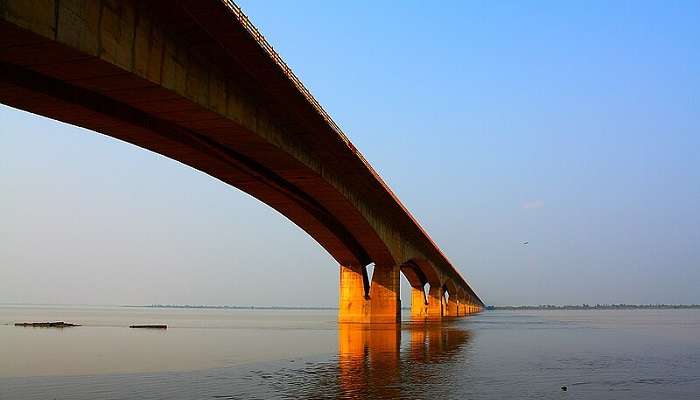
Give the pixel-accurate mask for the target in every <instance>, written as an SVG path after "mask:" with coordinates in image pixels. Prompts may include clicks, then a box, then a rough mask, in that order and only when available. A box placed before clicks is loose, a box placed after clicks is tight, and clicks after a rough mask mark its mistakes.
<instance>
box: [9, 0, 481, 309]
mask: <svg viewBox="0 0 700 400" xmlns="http://www.w3.org/2000/svg"><path fill="white" fill-rule="evenodd" d="M0 102H2V103H5V104H7V105H10V106H12V107H16V108H19V109H23V110H27V111H30V112H33V113H35V114H39V115H43V116H46V117H50V118H53V119H56V120H59V121H63V122H67V123H70V124H73V125H77V126H81V127H84V128H88V129H91V130H93V131H96V132H100V133H102V134H105V135H109V136H111V137H114V138H118V139H121V140H123V141H126V142H129V143H133V144H135V145H137V146H140V147H143V148H146V149H149V150H152V151H154V152H156V153H159V154H162V155H164V156H166V157H170V158H172V159H175V160H178V161H180V162H182V163H184V164H187V165H189V166H191V167H193V168H196V169H198V170H200V171H203V172H205V173H207V174H209V175H211V176H213V177H215V178H217V179H220V180H221V181H223V182H226V183H228V184H230V185H232V186H235V187H237V188H238V189H240V190H242V191H244V192H246V193H248V194H250V195H252V196H254V197H256V198H257V199H259V200H260V201H262V202H264V203H266V204H267V205H269V206H270V207H273V208H274V209H276V210H277V211H279V212H280V213H281V214H283V215H284V216H286V217H287V218H289V219H290V220H291V221H292V222H294V223H295V224H297V225H298V226H299V227H301V228H302V229H303V230H305V231H306V232H307V233H308V234H309V235H311V237H313V238H314V239H315V240H316V241H317V242H318V243H319V244H320V245H321V246H323V248H325V249H326V250H327V251H328V252H329V253H330V254H331V255H332V256H333V258H335V260H337V262H338V263H339V264H340V290H339V291H340V303H339V307H340V311H339V321H341V322H392V323H395V322H397V321H399V317H400V297H399V280H400V274H401V273H403V274H404V275H405V276H406V278H407V279H408V281H409V282H410V284H411V286H412V295H411V299H412V300H411V312H412V315H413V316H414V317H415V318H416V319H422V318H427V319H440V318H443V317H448V316H449V317H451V316H461V315H467V314H470V313H474V312H478V311H480V310H481V309H482V307H483V305H484V304H483V302H482V301H481V300H480V299H479V297H478V296H477V295H476V294H475V293H474V291H473V290H472V289H471V287H470V286H469V284H468V283H467V282H466V280H465V279H464V278H463V277H462V276H461V275H460V273H459V272H458V270H457V269H456V268H455V267H454V266H453V265H452V264H451V263H450V261H449V260H448V259H447V257H446V256H445V255H444V254H443V253H442V251H441V250H440V249H439V248H438V246H437V245H436V244H435V243H434V242H433V240H432V239H431V238H430V236H428V234H427V233H426V232H425V231H424V230H423V229H422V228H421V226H420V225H419V224H418V222H417V221H416V220H415V219H414V218H413V216H412V215H411V213H410V212H409V211H408V210H407V209H406V208H405V207H404V206H403V205H402V204H401V202H400V201H399V199H398V198H397V197H396V196H395V195H394V194H393V193H392V191H391V190H390V189H389V187H388V186H387V185H386V183H384V181H382V179H381V178H380V177H379V175H378V174H377V173H376V172H375V171H374V169H373V168H372V167H371V166H370V165H369V163H368V162H367V161H366V160H365V159H364V158H363V157H362V155H361V154H360V152H359V151H358V150H357V149H356V148H355V147H354V146H353V145H352V143H350V140H348V138H347V137H346V136H345V134H343V132H342V131H341V130H340V128H338V126H337V125H336V124H335V123H334V122H333V120H332V119H331V118H330V116H329V115H328V114H327V113H326V112H325V111H324V110H323V108H322V107H321V106H320V104H319V103H318V102H317V101H316V100H315V99H314V98H313V96H312V95H311V94H310V93H309V91H308V90H307V89H306V88H305V87H304V85H303V84H302V83H301V81H300V80H299V79H298V78H297V77H296V76H295V75H294V74H293V73H292V71H291V70H290V69H289V68H288V67H287V65H286V64H285V63H284V61H283V60H282V59H281V58H280V56H279V55H278V54H277V53H276V52H275V51H274V50H273V49H272V47H271V46H270V45H269V44H268V43H267V42H266V41H265V39H264V38H263V37H262V35H261V34H260V33H259V32H258V31H257V29H256V28H255V27H254V26H253V25H252V24H251V23H250V22H249V21H248V19H247V18H246V16H245V15H244V14H243V13H242V12H241V10H240V9H239V8H238V7H237V6H236V5H235V4H233V3H232V2H229V1H224V0H176V1H162V0H161V1H158V0H156V1H129V0H121V1H120V0H32V1H30V0H0ZM27 152H28V153H30V152H31V149H27ZM372 264H373V265H374V269H373V274H372V276H371V278H370V277H368V273H367V266H368V265H372ZM428 287H429V289H428Z"/></svg>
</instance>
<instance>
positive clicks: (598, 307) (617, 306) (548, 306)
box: [486, 303, 700, 310]
mask: <svg viewBox="0 0 700 400" xmlns="http://www.w3.org/2000/svg"><path fill="white" fill-rule="evenodd" d="M486 309H487V310H676V309H700V304H623V303H620V304H594V305H591V304H574V305H570V304H567V305H552V304H541V305H538V306H486Z"/></svg>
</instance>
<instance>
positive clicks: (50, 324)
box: [15, 321, 80, 328]
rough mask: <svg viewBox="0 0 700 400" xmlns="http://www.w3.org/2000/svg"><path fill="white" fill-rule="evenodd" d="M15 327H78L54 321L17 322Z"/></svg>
mask: <svg viewBox="0 0 700 400" xmlns="http://www.w3.org/2000/svg"><path fill="white" fill-rule="evenodd" d="M15 326H29V327H32V328H69V327H71V326H80V325H78V324H71V323H70V322H63V321H56V322H17V323H15Z"/></svg>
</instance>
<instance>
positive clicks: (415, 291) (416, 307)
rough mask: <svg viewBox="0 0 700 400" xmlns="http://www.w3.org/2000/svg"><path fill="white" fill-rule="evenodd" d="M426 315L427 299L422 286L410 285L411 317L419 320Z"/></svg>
mask: <svg viewBox="0 0 700 400" xmlns="http://www.w3.org/2000/svg"><path fill="white" fill-rule="evenodd" d="M427 317H428V299H427V297H426V296H425V289H424V288H423V287H422V286H419V287H414V286H411V319H414V320H420V319H425V318H427Z"/></svg>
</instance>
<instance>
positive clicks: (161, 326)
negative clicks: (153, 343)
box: [129, 324, 168, 329]
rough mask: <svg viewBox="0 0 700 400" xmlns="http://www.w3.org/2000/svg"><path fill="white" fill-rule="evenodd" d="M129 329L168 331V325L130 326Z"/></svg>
mask: <svg viewBox="0 0 700 400" xmlns="http://www.w3.org/2000/svg"><path fill="white" fill-rule="evenodd" d="M129 328H145V329H168V325H157V324H156V325H129Z"/></svg>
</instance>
